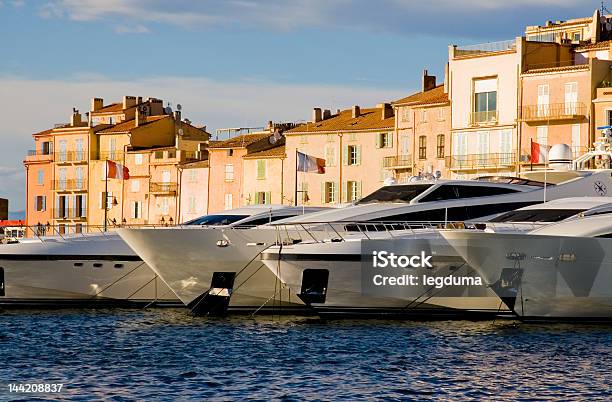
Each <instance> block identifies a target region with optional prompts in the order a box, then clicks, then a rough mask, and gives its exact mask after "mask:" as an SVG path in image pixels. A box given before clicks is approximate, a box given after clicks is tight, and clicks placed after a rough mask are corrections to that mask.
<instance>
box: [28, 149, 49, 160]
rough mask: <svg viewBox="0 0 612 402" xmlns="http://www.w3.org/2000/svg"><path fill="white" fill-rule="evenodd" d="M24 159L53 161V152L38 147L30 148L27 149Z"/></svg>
mask: <svg viewBox="0 0 612 402" xmlns="http://www.w3.org/2000/svg"><path fill="white" fill-rule="evenodd" d="M26 161H29V162H38V161H40V162H43V161H47V162H51V161H53V152H50V151H48V150H45V151H43V150H40V149H30V150H29V151H28V155H27V156H26Z"/></svg>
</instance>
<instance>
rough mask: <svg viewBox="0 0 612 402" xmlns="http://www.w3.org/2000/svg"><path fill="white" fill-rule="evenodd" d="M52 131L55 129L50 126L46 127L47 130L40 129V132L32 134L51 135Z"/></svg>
mask: <svg viewBox="0 0 612 402" xmlns="http://www.w3.org/2000/svg"><path fill="white" fill-rule="evenodd" d="M52 131H53V129H52V128H48V129H46V130H43V131H39V132H37V133H34V134H32V135H49V134H51V132H52Z"/></svg>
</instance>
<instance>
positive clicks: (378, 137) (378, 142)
mask: <svg viewBox="0 0 612 402" xmlns="http://www.w3.org/2000/svg"><path fill="white" fill-rule="evenodd" d="M383 135H384V134H382V133H379V134H376V148H382V136H383Z"/></svg>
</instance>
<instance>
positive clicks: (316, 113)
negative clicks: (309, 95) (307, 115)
mask: <svg viewBox="0 0 612 402" xmlns="http://www.w3.org/2000/svg"><path fill="white" fill-rule="evenodd" d="M321 120H323V119H322V117H321V108H320V107H315V108H314V109H312V122H313V123H318V122H320V121H321Z"/></svg>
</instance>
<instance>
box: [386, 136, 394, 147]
mask: <svg viewBox="0 0 612 402" xmlns="http://www.w3.org/2000/svg"><path fill="white" fill-rule="evenodd" d="M387 139H388V141H387V143H388V144H389V148H393V133H387Z"/></svg>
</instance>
